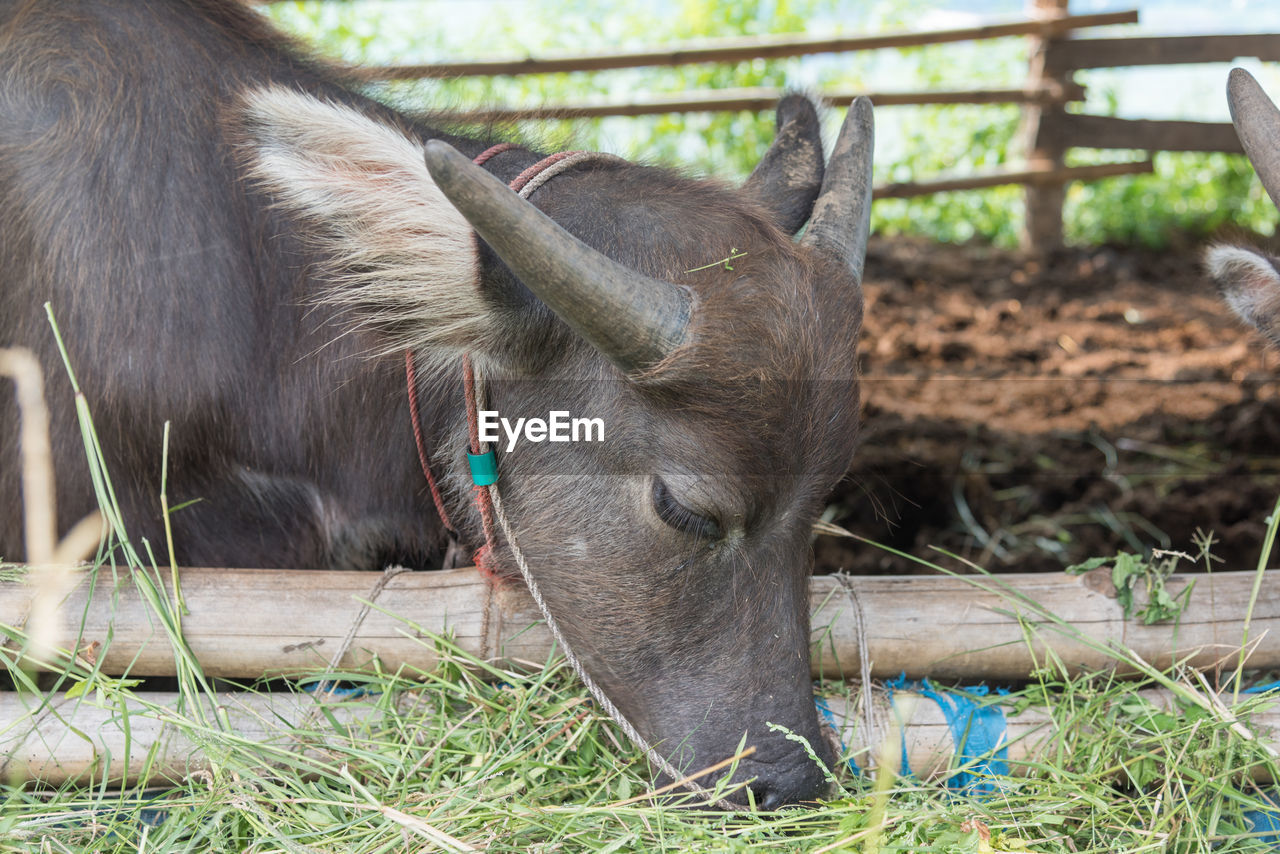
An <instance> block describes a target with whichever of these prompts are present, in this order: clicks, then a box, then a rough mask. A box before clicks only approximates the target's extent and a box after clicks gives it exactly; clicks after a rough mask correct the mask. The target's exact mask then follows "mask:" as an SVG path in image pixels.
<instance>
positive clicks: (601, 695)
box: [472, 366, 745, 811]
mask: <svg viewBox="0 0 1280 854" xmlns="http://www.w3.org/2000/svg"><path fill="white" fill-rule="evenodd" d="M472 370H473V374H474V376H475V391H476V408H477V409H479V408H481V407H483V406H484V405H485V402H486V395H485V382H484V375H483V374H482V373H481V372H480V371H478V370H475V368H474V366H473V369H472ZM487 450H488V448H487V447H486V445H485V444H484V443H481V444H480V453H482V454H483V453H486V451H487ZM488 490H489V496H490V498H492V499H493V515H494V517H495V518H496V519H497V521H498V527H499V528H501V529H502V536H503V537H504V538H505V539H506V541H507V546H508V547H509V548H510V549H511V555H512V557H514V558H515V561H516V566H517V567H519V568H520V576H521V578H523V579H524V584H525V587H527V588H529V595H530V596H531V597H532V598H533V601H534V604H536V605H537V606H538V611H539V612H540V613H541V614H542V619H543V621H544V622H545V623H546V626H547V630H548V631H550V632H551V637H552V638H554V639H555V642H556V643H558V644H559V645H560V649H561V650H563V651H564V657H565V660H566V661H568V662H569V666H570V667H572V668H573V672H574V673H576V674H577V675H578V678H579V679H581V680H582V684H583V685H585V686H587V691H588V692H590V694H591V696H592V697H593V698H594V699H595V701H596V702H597V703H599V704H600V708H601V709H603V710H604V712H605V714H607V715H608V716H609V717H610V718H612V719H613V722H614V723H615V724H617V725H618V728H619V729H621V730H622V732H623V734H624V735H626V737H627V738H629V739H631V741H632V743H633V744H635V745H636V747H639V748H640V750H641V751H642V752H643V753H644V755H645V757H646V758H647V759H648V760H649V761H650V762H651V763H653V765H654V767H656V768H657V769H658V770H660V771H661V772H662V773H664V774H666V775H667V776H668V777H670V778H671V779H672V780H673V781H675V780H680V779H681V778H682V777H683V775H682V774H681V773H680V772H679V771H677V770H676V769H675V767H674V766H672V765H671V763H670V762H668V761H667V760H666V758H665V757H663V756H662V755H661V754H659V753H658V751H656V750H654V749H653V746H652V745H650V744H649V742H648V741H647V740H646V739H645V737H644V736H642V735H641V734H640V732H639V731H638V730H637V729H636V728H635V727H634V726H633V725H632V724H631V721H629V720H627V717H626V715H624V714H622V710H621V709H619V708H618V707H617V706H615V705H614V704H613V701H612V700H610V699H609V695H608V694H606V693H605V692H604V689H603V688H601V687H600V686H599V685H598V684H597V683H596V681H595V680H594V679H592V678H591V675H590V674H589V673H587V671H586V669H585V668H584V667H583V666H582V662H581V661H579V660H578V656H577V655H575V654H574V652H573V648H572V647H571V646H569V641H568V640H566V639H565V636H564V633H563V632H561V631H560V625H559V623H557V622H556V618H555V617H553V616H551V609H550V608H548V607H547V602H546V600H545V599H543V598H542V592H541V591H540V590H539V589H538V583H537V582H536V581H534V580H533V572H532V571H530V569H529V564H528V562H527V561H526V560H525V557H524V551H523V550H522V549H521V548H520V542H519V540H517V539H516V534H515V531H514V530H512V528H511V524H510V522H508V521H507V514H506V512H505V511H504V510H503V508H502V496H501V495H500V494H499V491H498V484H497V483H496V482H494V483H492V484H490V485H489V486H488ZM683 785H684V787H685V788H686V789H688V790H689V791H691V792H693V793H694V794H697V795H701V796H703V797H704V798H706V800H707V802H708V803H711V804H712V805H714V806H716V807H719V808H720V809H724V810H731V811H741V810H743V809H745V808H744V807H742V806H741V805H739V804H733V803H730V802H728V801H726V800H724V799H723V798H720V799H715V798H714V797H713V796H712V795H711V793H710V792H709V791H708V790H707V789H705V788H703V787H702V786H699V785H698V784H697V783H694V782H693V781H692V780H686V781H685V782H684V784H683Z"/></svg>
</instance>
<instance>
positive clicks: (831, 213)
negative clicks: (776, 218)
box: [800, 97, 875, 282]
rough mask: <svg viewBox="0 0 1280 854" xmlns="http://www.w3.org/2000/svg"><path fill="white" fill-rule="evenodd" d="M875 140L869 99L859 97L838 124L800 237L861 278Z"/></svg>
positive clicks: (804, 242)
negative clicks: (832, 147)
mask: <svg viewBox="0 0 1280 854" xmlns="http://www.w3.org/2000/svg"><path fill="white" fill-rule="evenodd" d="M874 145H875V122H874V120H873V118H872V115H871V101H870V100H869V99H868V98H861V97H860V98H857V99H855V100H854V102H853V103H852V104H850V105H849V112H848V114H847V115H846V116H845V117H844V124H842V125H841V126H840V135H839V136H838V137H837V138H836V146H835V149H834V150H833V151H832V152H831V160H830V161H828V162H827V174H826V176H825V177H824V178H823V179H822V193H821V194H820V195H819V196H818V201H817V202H815V203H814V205H813V218H812V219H810V220H809V228H808V230H807V231H805V233H804V237H803V238H801V240H800V242H801V243H802V244H804V245H805V246H812V247H814V248H815V249H821V250H823V251H826V252H830V253H832V254H833V255H835V256H836V257H837V258H839V259H840V260H842V261H843V262H844V263H846V264H848V265H849V269H850V270H851V271H852V272H853V276H854V278H855V279H857V280H858V282H861V281H862V264H863V262H864V261H865V259H866V254H867V232H868V231H869V230H870V227H871V153H872V149H873V147H874Z"/></svg>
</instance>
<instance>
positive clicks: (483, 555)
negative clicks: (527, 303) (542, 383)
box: [462, 353, 498, 580]
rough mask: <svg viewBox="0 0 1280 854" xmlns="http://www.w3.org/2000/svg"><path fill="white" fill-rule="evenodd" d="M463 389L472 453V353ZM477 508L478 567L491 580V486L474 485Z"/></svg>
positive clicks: (475, 443) (475, 433)
mask: <svg viewBox="0 0 1280 854" xmlns="http://www.w3.org/2000/svg"><path fill="white" fill-rule="evenodd" d="M462 389H463V393H464V394H465V395H466V399H467V430H468V432H469V433H470V438H471V453H473V454H478V453H480V425H479V423H478V421H479V418H478V415H477V413H476V410H477V408H478V407H477V403H476V375H475V371H474V370H473V369H472V367H471V354H470V353H464V354H463V356H462ZM472 489H473V490H474V491H475V502H476V509H477V510H479V511H480V523H481V526H482V527H483V528H484V545H483V546H481V547H480V548H479V549H477V550H476V554H475V562H476V569H478V570H480V571H481V572H482V573H484V575H485V577H486V578H489V579H490V580H492V579H494V578H496V577H497V575H496V574H495V571H494V568H493V567H492V566H491V565H490V563H491V559H492V557H493V552H494V544H495V543H496V542H497V541H498V531H497V529H496V528H495V527H494V524H493V496H492V495H490V494H489V487H487V486H474V487H472Z"/></svg>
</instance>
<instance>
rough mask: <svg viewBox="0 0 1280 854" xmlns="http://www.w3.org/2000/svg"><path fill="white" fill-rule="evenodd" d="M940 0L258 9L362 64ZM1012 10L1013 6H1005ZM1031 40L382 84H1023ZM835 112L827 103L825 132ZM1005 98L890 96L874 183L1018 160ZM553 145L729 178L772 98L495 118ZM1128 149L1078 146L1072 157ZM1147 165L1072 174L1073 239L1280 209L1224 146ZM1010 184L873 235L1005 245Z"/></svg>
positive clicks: (746, 156)
mask: <svg viewBox="0 0 1280 854" xmlns="http://www.w3.org/2000/svg"><path fill="white" fill-rule="evenodd" d="M940 5H941V4H940V3H938V2H936V0H932V1H931V0H881V2H878V3H875V4H864V3H855V2H853V0H837V2H835V3H820V2H818V0H772V2H757V3H716V2H712V0H669V2H664V3H661V4H658V5H656V6H655V4H653V3H643V2H638V0H627V2H621V3H616V4H612V5H611V6H610V7H609V8H608V12H607V14H601V7H600V6H599V5H598V4H597V3H593V2H588V0H543V2H540V3H538V4H527V3H519V2H511V0H494V2H492V3H490V4H486V5H485V7H484V8H485V12H484V14H483V15H476V14H474V11H473V10H474V7H469V8H467V11H466V12H463V11H462V10H463V9H464V8H465V7H464V5H463V4H460V3H458V2H456V0H454V2H449V0H437V2H434V3H415V4H403V3H395V2H389V0H366V2H363V3H359V4H355V3H353V4H335V3H327V2H316V0H309V2H290V3H276V4H272V5H271V6H269V7H267V12H268V14H269V15H271V16H272V17H273V18H274V19H275V20H276V21H277V22H279V23H280V24H281V25H283V26H284V27H286V28H287V29H289V30H291V31H293V32H295V33H298V34H299V35H300V36H302V37H303V38H304V39H306V40H307V41H310V42H312V43H314V44H316V45H317V46H318V47H319V48H320V49H321V50H322V51H324V52H326V53H330V54H336V55H339V56H342V57H344V58H345V59H348V60H351V61H357V62H370V63H380V62H415V61H424V62H425V61H432V60H440V59H447V58H468V59H472V58H482V57H497V56H519V55H521V54H524V53H531V54H538V55H545V54H554V53H583V52H589V51H608V50H624V49H637V48H644V47H652V46H653V45H661V44H671V43H675V42H680V41H688V40H697V39H706V38H717V37H727V36H750V35H759V34H765V33H794V32H804V31H806V30H809V31H813V32H822V33H831V32H841V31H845V32H875V31H885V30H893V29H903V28H906V27H911V26H918V21H919V19H920V17H921V16H922V15H923V14H925V13H926V12H928V11H930V10H934V9H937V8H939V7H940ZM1008 11H1010V12H1016V11H1017V4H1012V5H1011V6H1010V9H1009V10H1008ZM1027 44H1028V43H1027V41H1026V40H1025V39H997V40H988V41H982V42H973V43H959V44H946V45H935V46H929V47H921V48H912V49H908V50H902V51H898V52H896V53H895V52H885V51H880V52H871V53H863V54H843V55H839V56H834V57H833V56H816V57H806V58H794V59H781V60H755V61H749V62H739V63H734V64H727V65H708V64H703V65H689V66H682V67H676V68H660V67H659V68H640V69H620V70H614V71H603V72H594V73H565V74H545V75H528V76H522V77H514V78H512V77H495V78H462V79H455V80H443V81H438V80H431V81H416V82H400V83H391V84H385V85H383V86H380V87H377V88H378V90H379V91H380V92H381V94H382V96H383V97H385V98H388V99H390V100H391V101H393V102H394V103H397V104H399V105H401V106H403V107H407V108H410V109H413V108H415V107H417V108H422V107H424V106H430V107H431V108H434V109H442V108H449V109H466V108H475V107H483V106H497V105H503V106H507V105H520V104H550V103H573V102H581V101H586V100H592V99H596V100H606V101H627V100H630V99H633V98H635V97H637V96H648V97H652V96H658V95H661V94H672V93H681V92H689V91H698V90H708V89H727V88H738V87H751V86H770V87H790V88H801V89H805V88H809V89H818V90H827V91H832V90H837V89H840V90H848V89H855V90H859V91H870V90H874V89H877V88H879V89H882V90H894V91H905V90H921V89H961V88H979V87H984V86H989V87H1019V86H1022V85H1023V83H1024V81H1025V78H1026V73H1027V71H1026V69H1027V59H1028V56H1027ZM1116 105H1117V98H1116V97H1115V92H1114V91H1113V90H1111V89H1109V88H1106V87H1103V86H1099V87H1095V89H1094V90H1092V91H1091V95H1090V104H1089V109H1090V111H1093V112H1101V113H1111V112H1114V110H1115V108H1116ZM842 112H843V111H833V115H831V116H829V117H828V121H827V125H828V127H827V135H828V137H831V136H832V135H833V134H834V131H835V128H836V125H837V123H838V120H839V118H840V117H841V114H842ZM1019 117H1020V112H1019V109H1018V108H1017V107H1015V106H1010V105H991V106H977V105H973V106H969V105H966V106H951V107H915V108H912V107H892V108H883V109H881V110H879V111H878V113H877V125H878V130H877V137H878V139H877V154H876V157H877V164H876V169H875V171H876V181H877V183H892V182H910V181H922V180H929V179H932V178H937V177H941V176H965V175H971V174H973V173H975V172H983V171H990V170H993V169H996V168H999V167H1002V166H1006V165H1010V164H1016V163H1018V162H1020V159H1021V156H1022V155H1021V151H1020V149H1019V144H1018V133H1017V131H1018V124H1019ZM499 130H500V131H506V132H508V135H514V136H515V137H516V138H519V139H523V140H525V141H527V142H530V143H533V144H538V145H542V146H544V147H547V148H561V147H570V146H572V147H581V148H597V149H604V150H609V151H615V152H618V153H619V154H622V155H624V156H626V157H629V158H632V159H640V160H649V161H653V162H661V163H680V164H684V165H685V166H686V168H689V169H690V170H692V171H695V172H698V173H703V174H711V175H716V176H719V177H721V178H724V179H727V180H732V181H738V180H741V179H742V178H744V177H745V176H746V175H747V174H748V173H749V172H750V171H751V169H752V168H753V167H754V166H755V164H756V162H757V161H758V159H759V157H760V154H761V153H762V152H763V151H764V149H765V148H766V147H767V145H768V144H769V142H770V141H771V140H772V138H773V132H774V128H773V117H772V116H771V115H769V114H767V113H764V114H756V113H750V112H731V113H686V114H668V115H661V116H642V117H637V118H606V119H591V120H582V121H572V122H571V121H541V122H525V123H521V124H519V125H518V126H516V127H513V128H507V129H501V128H500V129H499ZM1134 156H1140V153H1132V152H1100V151H1087V150H1080V149H1078V150H1076V151H1075V152H1073V154H1072V156H1071V161H1070V162H1071V163H1072V164H1086V163H1099V162H1108V161H1113V160H1116V159H1127V158H1132V157H1134ZM1155 169H1156V171H1155V174H1153V175H1144V176H1134V177H1120V178H1111V179H1106V180H1102V181H1097V182H1092V183H1087V184H1085V183H1077V184H1072V185H1070V186H1069V188H1068V193H1067V199H1066V206H1065V210H1064V217H1065V227H1066V233H1067V237H1068V240H1069V241H1071V242H1075V243H1104V242H1119V243H1139V244H1144V245H1147V246H1155V247H1158V246H1161V245H1164V244H1166V243H1167V242H1168V241H1169V240H1170V239H1171V238H1172V237H1173V236H1175V235H1177V234H1190V235H1192V236H1203V235H1206V234H1210V233H1212V232H1214V231H1215V230H1218V229H1220V228H1222V227H1224V226H1226V225H1228V224H1235V225H1237V226H1240V227H1243V228H1249V229H1254V230H1257V231H1261V232H1264V233H1269V232H1270V231H1272V230H1273V229H1274V224H1275V211H1274V209H1273V208H1272V207H1271V205H1270V203H1269V201H1268V200H1267V198H1266V195H1265V193H1264V192H1263V191H1262V189H1261V185H1260V184H1259V183H1258V181H1257V180H1256V178H1255V177H1254V176H1253V171H1252V169H1251V168H1250V167H1249V165H1248V163H1247V161H1245V160H1244V159H1243V158H1241V157H1238V156H1230V155H1223V154H1187V153H1160V154H1157V155H1156V156H1155ZM1022 194H1023V191H1022V188H1021V187H1018V186H1005V187H996V188H993V189H989V190H979V191H967V192H956V193H939V194H935V195H932V196H924V197H917V198H913V199H885V200H882V201H879V202H877V203H876V206H875V208H874V210H873V217H872V227H873V229H875V230H876V231H877V232H878V233H883V234H890V235H893V234H922V235H926V236H929V237H932V238H935V239H938V240H944V241H950V242H961V241H968V240H981V241H986V242H992V243H996V244H999V245H1003V246H1011V245H1014V244H1016V243H1017V239H1018V232H1019V229H1020V227H1021V221H1022V213H1023V197H1022Z"/></svg>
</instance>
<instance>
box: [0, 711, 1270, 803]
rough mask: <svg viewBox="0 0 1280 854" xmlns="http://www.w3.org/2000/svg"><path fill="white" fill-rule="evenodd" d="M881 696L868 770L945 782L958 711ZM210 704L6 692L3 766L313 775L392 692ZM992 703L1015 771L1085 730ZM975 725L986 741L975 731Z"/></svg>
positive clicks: (167, 777)
mask: <svg viewBox="0 0 1280 854" xmlns="http://www.w3.org/2000/svg"><path fill="white" fill-rule="evenodd" d="M1140 696H1141V697H1142V698H1143V699H1145V700H1147V701H1149V702H1151V703H1152V704H1154V705H1155V706H1156V707H1158V708H1161V709H1170V708H1173V706H1174V703H1173V700H1172V695H1171V694H1170V693H1169V692H1167V691H1160V690H1150V691H1143V692H1140ZM425 697H426V695H425V694H420V693H418V692H410V691H405V692H401V693H399V694H398V695H396V697H395V698H394V702H395V703H396V705H397V708H398V710H399V711H400V712H401V713H402V714H411V713H412V712H413V708H414V707H415V706H418V705H425V706H427V707H428V708H429V707H430V705H431V703H430V702H429V701H428V700H426V699H424V698H425ZM870 700H871V715H870V719H871V721H872V723H871V724H870V725H868V724H867V723H866V716H865V709H864V706H863V704H862V698H861V695H859V694H855V695H854V696H851V697H847V698H843V697H837V698H833V699H829V700H826V701H825V703H826V705H827V708H828V710H829V711H830V712H831V715H832V720H831V722H832V723H833V725H834V726H835V727H836V729H837V732H838V733H839V735H840V738H841V741H842V743H843V744H844V746H845V749H846V752H847V753H848V754H849V755H851V756H852V757H853V759H854V761H855V763H856V764H857V765H858V767H859V768H860V769H868V768H870V767H872V766H874V765H875V764H876V762H877V758H878V760H879V761H882V762H883V761H886V760H887V761H888V763H889V765H888V767H889V769H890V770H892V771H893V772H894V773H897V774H902V773H910V774H912V775H913V776H914V777H916V778H917V779H921V780H926V781H928V780H938V779H939V778H944V777H946V776H947V775H948V774H949V773H950V771H951V770H952V769H953V768H954V767H955V765H956V754H957V747H956V744H955V737H954V735H953V732H952V720H951V719H950V718H949V716H948V713H947V712H946V711H944V709H943V708H942V706H941V705H940V704H939V703H938V702H936V701H934V700H933V699H930V698H929V697H926V696H924V695H922V694H919V693H916V692H915V691H912V690H899V691H894V692H892V697H891V693H890V692H889V691H888V690H886V689H885V688H884V687H883V686H877V687H874V688H873V689H872V691H871V695H870ZM188 702H189V701H188ZM201 702H203V703H204V704H205V707H206V708H205V715H204V716H205V718H206V719H208V720H221V721H222V722H223V729H222V731H218V730H215V729H212V728H204V727H200V726H197V725H195V724H194V723H193V721H195V720H198V719H199V718H198V716H196V715H195V714H193V711H192V709H191V708H190V707H189V704H188V707H187V708H185V710H184V708H183V706H182V705H181V700H180V698H179V696H178V695H177V694H173V693H161V692H138V693H136V694H134V695H133V696H132V699H131V700H129V702H128V703H127V704H126V705H125V706H123V707H120V706H116V705H112V706H110V707H104V706H99V705H95V704H94V703H93V702H91V701H90V699H89V698H73V699H68V698H67V697H66V696H65V695H59V696H56V697H33V696H29V695H21V694H17V693H15V692H0V756H2V757H3V760H2V761H0V774H2V775H3V777H4V779H7V780H11V781H13V780H32V781H38V782H40V783H42V784H45V785H50V786H56V785H61V784H63V783H67V782H76V783H80V784H88V783H94V784H99V785H100V784H104V783H105V784H106V785H109V786H132V785H162V784H173V783H180V782H182V781H183V780H186V779H187V778H189V777H190V776H191V775H192V774H196V773H200V772H204V771H208V770H210V769H211V767H212V763H213V760H211V758H210V754H212V755H213V756H215V757H217V756H223V757H225V756H226V754H227V753H228V752H229V751H245V752H248V753H251V755H253V756H254V757H255V760H254V761H255V763H257V762H260V761H262V760H263V759H265V761H267V762H268V763H269V764H272V765H274V766H276V767H280V766H290V767H292V768H294V769H295V770H296V771H297V772H299V773H302V774H303V775H306V774H307V773H308V771H310V772H311V773H314V771H315V769H317V768H320V767H325V765H326V763H327V764H329V765H332V764H333V763H335V762H338V763H340V762H341V759H340V757H337V758H335V753H334V752H335V751H341V749H342V748H344V747H347V746H348V745H353V746H354V745H356V744H358V742H359V739H360V738H361V727H362V725H364V724H366V723H372V722H373V721H375V720H376V719H377V718H378V717H380V716H381V715H383V714H384V711H383V710H382V709H381V706H382V705H385V703H386V699H385V698H377V699H376V700H375V699H368V698H358V699H341V700H332V699H324V698H320V697H317V696H315V695H311V694H291V693H282V692H275V693H270V694H257V693H249V692H225V693H222V694H219V695H218V697H217V703H216V705H215V704H214V703H211V702H209V701H208V700H207V699H204V700H201ZM990 702H992V703H993V704H995V705H997V706H999V708H1000V710H1001V713H1000V716H999V717H997V718H996V719H995V720H994V721H991V722H990V723H989V725H988V727H987V729H988V730H990V731H989V732H988V733H986V734H987V735H989V736H991V738H992V741H993V742H997V743H999V744H1000V745H1001V746H1003V747H1004V749H1005V756H1004V759H1005V761H1007V763H1008V769H1009V773H1011V774H1013V775H1022V774H1026V773H1027V771H1028V769H1029V768H1030V767H1031V766H1032V764H1033V763H1036V762H1038V761H1041V760H1043V759H1047V758H1048V753H1049V751H1050V749H1051V748H1052V747H1053V746H1054V745H1055V744H1056V743H1057V742H1058V741H1059V740H1060V739H1064V738H1065V739H1071V738H1074V737H1078V736H1079V735H1080V733H1079V732H1078V731H1076V730H1074V729H1071V730H1063V729H1061V728H1059V725H1058V724H1057V723H1056V722H1055V720H1054V717H1053V714H1052V713H1051V711H1050V710H1049V709H1046V708H1042V707H1030V708H1025V709H1021V710H1017V709H1015V708H1014V707H1013V706H1012V704H1011V703H1007V702H1002V701H1000V699H999V698H991V699H990ZM321 711H323V715H321V714H320V712H321ZM1224 713H1227V712H1226V711H1225V707H1224ZM1230 713H1231V714H1234V712H1230ZM126 720H127V724H128V725H127V728H126V725H125V724H126ZM1245 720H1246V721H1247V724H1248V731H1249V733H1250V734H1252V735H1253V736H1256V737H1257V738H1258V739H1260V740H1261V741H1262V743H1263V744H1264V745H1267V746H1274V745H1276V744H1277V743H1278V742H1277V740H1276V739H1277V735H1278V734H1280V708H1277V707H1276V704H1275V703H1271V704H1270V706H1268V705H1267V703H1266V701H1263V702H1262V703H1260V704H1255V706H1254V709H1253V711H1251V713H1250V714H1249V715H1248V716H1247V717H1246V718H1245ZM970 733H971V734H972V735H970V736H969V737H971V738H975V739H976V737H977V736H976V734H973V733H975V730H973V729H970ZM886 745H887V747H888V748H889V749H885V747H886ZM974 752H977V751H974V750H972V748H970V749H969V753H971V754H972V753H974ZM903 759H905V760H906V762H905V764H904V763H903ZM225 761H226V760H225V758H224V759H223V764H225ZM1251 776H1252V778H1253V779H1255V780H1257V781H1259V782H1265V781H1269V780H1270V774H1269V771H1268V769H1267V768H1266V767H1265V766H1258V767H1255V768H1253V769H1251Z"/></svg>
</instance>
